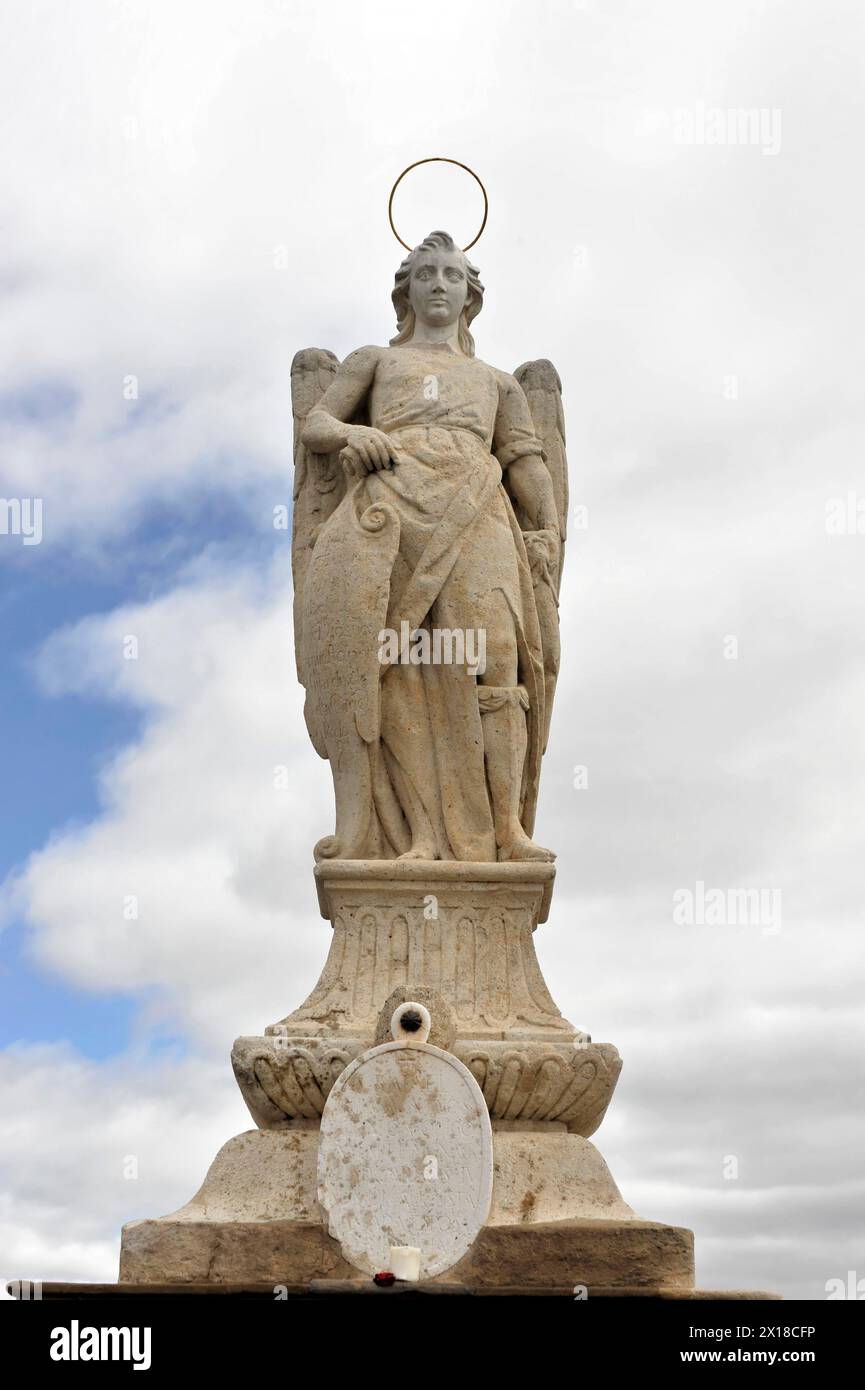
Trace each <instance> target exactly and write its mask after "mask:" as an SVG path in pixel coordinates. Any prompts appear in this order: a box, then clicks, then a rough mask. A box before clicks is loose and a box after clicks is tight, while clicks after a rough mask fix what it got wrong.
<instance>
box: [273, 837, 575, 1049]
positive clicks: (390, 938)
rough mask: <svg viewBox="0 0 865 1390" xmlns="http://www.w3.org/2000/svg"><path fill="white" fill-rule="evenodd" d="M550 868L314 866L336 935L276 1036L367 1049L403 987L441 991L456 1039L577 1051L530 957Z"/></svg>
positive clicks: (410, 863)
mask: <svg viewBox="0 0 865 1390" xmlns="http://www.w3.org/2000/svg"><path fill="white" fill-rule="evenodd" d="M554 878H555V868H554V866H553V865H552V864H525V863H523V864H465V863H456V862H455V861H453V860H450V861H448V860H444V861H424V860H396V861H393V860H391V861H384V862H383V861H381V860H363V859H359V860H334V861H331V862H324V863H321V864H317V865H316V868H315V881H316V887H317V889H318V900H319V905H320V907H321V914H322V916H323V917H326V918H327V920H328V921H329V922H330V923H331V925H332V927H333V940H332V942H331V947H330V952H329V954H328V957H327V961H326V963H325V966H324V970H323V971H322V974H321V979H320V980H319V982H318V984H317V985H316V987H315V989H314V990H313V991H312V994H311V995H310V996H309V998H308V999H307V1000H306V1001H305V1002H304V1003H303V1004H301V1006H300V1008H298V1009H295V1011H294V1013H292V1014H289V1015H288V1017H287V1018H284V1019H282V1020H281V1022H279V1023H275V1024H272V1025H271V1027H269V1028H268V1029H266V1032H267V1033H268V1034H271V1035H281V1036H286V1037H297V1036H304V1035H305V1036H312V1037H328V1038H343V1037H350V1038H358V1039H360V1040H361V1041H362V1042H363V1044H364V1046H371V1045H372V1042H373V1039H374V1035H375V1028H376V1022H377V1019H378V1015H379V1012H380V1011H381V1008H382V1005H383V1004H384V1001H385V999H387V997H388V995H389V994H390V993H391V991H392V990H393V989H394V988H395V987H396V986H398V985H406V986H408V987H410V988H412V989H414V988H425V989H430V990H433V991H435V992H436V993H437V994H440V995H441V996H442V998H444V999H445V1001H446V1002H447V1004H448V1005H449V1007H450V1009H451V1010H452V1013H453V1017H454V1022H455V1024H456V1037H457V1039H458V1040H462V1039H464V1038H490V1039H504V1040H513V1041H517V1040H525V1039H532V1040H537V1041H546V1040H548V1039H549V1040H555V1041H557V1042H558V1041H562V1040H565V1041H570V1040H571V1039H573V1038H574V1037H575V1036H576V1029H575V1028H573V1027H572V1025H571V1024H570V1023H568V1022H567V1020H566V1019H564V1018H562V1015H561V1014H560V1012H559V1010H558V1009H557V1008H556V1005H555V1003H554V1002H553V999H552V996H551V995H550V992H549V990H548V989H547V986H546V983H545V981H544V977H543V975H542V974H541V970H540V966H539V965H538V961H537V957H536V955H535V947H534V941H533V939H532V937H533V932H534V930H535V928H536V927H537V925H538V923H539V922H545V921H546V920H547V913H548V911H549V906H550V898H551V895H552V889H553V880H554Z"/></svg>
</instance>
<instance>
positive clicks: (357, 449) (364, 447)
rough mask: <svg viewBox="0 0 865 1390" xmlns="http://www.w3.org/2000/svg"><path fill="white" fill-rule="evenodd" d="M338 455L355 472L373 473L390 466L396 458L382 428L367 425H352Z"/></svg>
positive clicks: (391, 443) (394, 449)
mask: <svg viewBox="0 0 865 1390" xmlns="http://www.w3.org/2000/svg"><path fill="white" fill-rule="evenodd" d="M340 457H341V458H342V459H344V460H345V461H346V462H347V463H348V464H349V466H350V467H351V468H352V469H353V470H354V471H356V472H360V471H361V470H365V471H366V472H367V473H373V472H375V471H376V470H381V469H382V468H389V467H390V465H391V462H392V461H393V460H395V459H396V447H395V445H394V444H393V441H392V440H391V439H390V437H389V436H388V435H386V434H385V433H384V431H383V430H374V429H371V428H370V427H369V426H368V425H352V426H351V427H350V429H349V431H348V433H347V435H346V441H345V447H344V448H343V450H342V453H341V454H340Z"/></svg>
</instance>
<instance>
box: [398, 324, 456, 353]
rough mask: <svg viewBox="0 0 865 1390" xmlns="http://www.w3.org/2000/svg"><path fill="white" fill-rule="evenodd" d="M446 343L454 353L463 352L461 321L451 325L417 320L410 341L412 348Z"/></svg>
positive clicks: (409, 344)
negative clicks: (461, 345)
mask: <svg viewBox="0 0 865 1390" xmlns="http://www.w3.org/2000/svg"><path fill="white" fill-rule="evenodd" d="M435 343H446V344H447V346H448V347H451V348H453V350H454V352H460V353H461V352H462V348H461V347H460V326H459V321H457V322H456V323H451V324H442V325H441V326H439V325H438V324H428V323H419V322H418V321H417V320H415V325H414V332H413V333H412V335H411V338H410V339H409V341H408V344H407V346H410V347H428V346H430V344H435Z"/></svg>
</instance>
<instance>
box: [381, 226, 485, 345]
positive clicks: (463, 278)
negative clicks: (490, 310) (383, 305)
mask: <svg viewBox="0 0 865 1390" xmlns="http://www.w3.org/2000/svg"><path fill="white" fill-rule="evenodd" d="M391 299H392V300H393V307H394V308H395V309H396V325H397V329H398V330H399V331H398V333H397V335H396V337H395V338H391V340H390V342H391V347H398V346H399V345H400V343H407V342H408V341H409V340H410V339H411V337H412V335H413V333H414V326H415V322H416V321H417V320H418V319H419V320H420V321H421V323H426V324H429V325H430V326H435V327H443V326H450V325H451V324H455V323H457V322H459V344H460V347H461V348H462V350H463V352H464V353H465V354H466V356H467V357H474V353H475V341H474V338H473V337H472V335H471V333H470V332H469V324H470V323H471V321H472V319H473V318H475V316H476V315H477V314H479V313H480V311H481V309H482V308H483V303H484V287H483V285H482V284H481V282H480V277H479V274H478V270H477V267H476V266H473V265H472V263H471V261H470V260H469V259H468V257H467V256H466V254H465V252H464V251H461V250H460V249H459V247H458V246H457V245H456V243H455V242H454V239H453V237H452V236H449V235H448V233H447V232H430V234H429V236H428V237H425V238H424V240H423V241H422V242H421V243H420V245H419V246H416V247H415V248H414V250H413V251H410V252H409V253H408V255H407V256H406V258H405V260H404V261H403V263H402V265H401V266H400V268H399V270H398V271H397V273H396V278H395V280H394V285H393V294H392V295H391Z"/></svg>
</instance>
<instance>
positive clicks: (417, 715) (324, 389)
mask: <svg viewBox="0 0 865 1390" xmlns="http://www.w3.org/2000/svg"><path fill="white" fill-rule="evenodd" d="M483 293H484V289H483V285H482V284H481V282H480V278H479V274H478V271H477V269H476V268H475V266H474V265H472V264H471V262H470V261H469V260H468V259H467V257H466V255H465V254H464V252H462V251H461V250H459V248H458V247H457V246H456V245H455V244H454V241H453V239H452V238H451V237H450V236H449V235H448V234H447V233H446V232H433V233H431V235H430V236H428V237H427V238H426V239H425V240H424V241H422V242H421V243H420V245H419V246H417V247H415V249H414V250H413V251H412V252H410V254H409V255H408V256H407V257H406V258H405V260H404V261H403V262H402V264H401V266H400V268H399V270H398V271H397V274H396V279H395V283H394V289H393V294H392V299H393V304H394V308H395V310H396V317H397V330H398V331H397V334H396V337H394V338H392V339H391V341H390V344H389V346H388V347H361V348H358V349H357V351H355V352H352V353H351V354H350V355H349V356H348V357H347V358H346V359H345V361H344V362H343V363H341V364H339V363H338V362H337V359H336V358H335V357H334V355H333V354H332V353H330V352H325V351H322V350H320V349H317V348H307V349H306V350H304V351H302V352H299V353H298V354H297V356H296V357H295V359H294V362H293V364H292V404H293V410H294V419H295V441H294V461H295V485H294V517H293V539H292V565H293V574H294V589H295V593H294V624H295V649H296V658H297V670H298V677H299V680H300V682H301V684H302V685H303V686H304V687H305V689H306V703H305V709H304V713H305V718H306V723H307V727H308V730H309V734H310V737H311V739H312V742H313V745H314V747H315V749H316V751H317V752H318V753H319V754H320V755H321V757H323V758H327V759H328V760H329V762H330V766H331V772H332V774H333V783H334V791H335V797H336V829H335V832H334V834H333V835H329V836H327V837H326V838H324V839H322V840H319V842H318V844H317V845H316V847H315V857H316V859H317V860H322V859H367V860H386V859H396V858H410V859H423V860H433V859H451V860H471V861H479V862H496V861H504V860H550V859H553V858H554V855H553V854H552V853H551V852H550V851H549V850H546V849H543V848H542V847H541V846H540V845H537V844H536V843H535V842H534V841H533V840H532V838H531V835H532V832H533V827H534V819H535V807H536V803H537V795H538V780H539V775H540V765H541V757H542V754H543V751H544V749H545V747H546V742H547V736H548V732H549V725H550V714H551V710H552V703H553V694H554V691H555V684H556V675H557V672H558V667H559V636H558V589H559V581H560V577H561V567H562V546H563V542H564V538H565V520H566V516H567V505H568V504H567V464H566V458H565V437H564V423H563V415H562V403H561V383H560V381H559V378H558V375H557V373H556V371H555V369H554V368H553V366H552V364H551V363H549V362H547V361H538V362H527V363H525V364H524V365H523V366H522V367H520V368H518V369H517V371H516V372H515V373H514V375H510V374H509V373H508V372H504V371H500V370H498V369H497V368H495V367H491V366H489V365H488V364H487V363H486V362H482V361H481V360H480V359H479V358H478V357H476V356H475V345H474V340H473V338H472V335H471V333H470V332H469V325H470V323H471V322H472V320H473V319H474V318H475V317H476V316H477V314H478V313H479V312H480V310H481V307H482V304H483Z"/></svg>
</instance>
